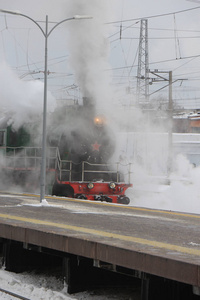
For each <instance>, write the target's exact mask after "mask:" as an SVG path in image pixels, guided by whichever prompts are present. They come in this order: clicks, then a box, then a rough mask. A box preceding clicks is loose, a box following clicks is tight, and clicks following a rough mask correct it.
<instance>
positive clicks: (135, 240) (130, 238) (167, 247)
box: [0, 214, 200, 256]
mask: <svg viewBox="0 0 200 300" xmlns="http://www.w3.org/2000/svg"><path fill="white" fill-rule="evenodd" d="M0 218H2V219H7V220H15V221H21V222H26V223H30V224H34V225H44V226H48V227H49V226H52V227H56V228H61V229H66V230H71V231H74V232H79V233H86V234H91V235H95V236H99V237H106V238H109V239H111V240H112V239H118V240H121V241H126V242H132V243H137V244H140V245H142V246H150V247H153V248H160V249H164V250H166V251H172V252H173V251H177V252H180V253H184V254H189V255H197V256H200V250H198V249H194V248H188V247H182V246H178V245H173V244H168V243H163V242H158V241H153V240H147V239H143V238H138V237H134V236H125V235H121V234H116V233H111V232H107V231H102V230H96V229H91V228H85V227H79V226H73V225H67V224H61V223H55V222H50V221H44V220H39V219H32V218H25V217H19V216H14V215H9V214H0ZM40 230H41V229H40ZM168 254H170V253H168Z"/></svg>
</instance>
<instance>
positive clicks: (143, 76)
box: [137, 19, 149, 104]
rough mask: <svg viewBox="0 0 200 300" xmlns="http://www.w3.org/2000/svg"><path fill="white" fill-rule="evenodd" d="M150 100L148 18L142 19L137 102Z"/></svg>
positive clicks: (143, 102)
mask: <svg viewBox="0 0 200 300" xmlns="http://www.w3.org/2000/svg"><path fill="white" fill-rule="evenodd" d="M147 102H149V53H148V20H147V19H141V23H140V40H139V54H138V70H137V103H138V104H145V103H147Z"/></svg>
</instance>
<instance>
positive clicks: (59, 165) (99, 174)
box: [0, 147, 131, 183]
mask: <svg viewBox="0 0 200 300" xmlns="http://www.w3.org/2000/svg"><path fill="white" fill-rule="evenodd" d="M0 150H3V152H4V154H3V155H2V158H3V159H2V161H1V166H3V167H5V168H9V169H15V170H16V169H21V170H38V169H40V166H41V151H42V149H41V147H0ZM46 168H47V170H49V169H54V170H58V173H59V179H60V180H61V181H88V180H95V179H96V180H104V181H107V180H108V181H110V180H113V181H115V182H120V181H123V180H122V174H123V175H124V174H125V173H126V174H125V176H126V181H128V182H129V183H130V181H131V179H130V176H131V164H126V165H123V164H121V163H119V162H118V163H115V164H91V163H89V162H86V161H83V162H81V163H78V164H76V163H74V162H72V161H69V160H61V157H60V152H59V149H58V148H57V147H48V148H47V164H46ZM122 170H123V171H122ZM124 170H126V172H124Z"/></svg>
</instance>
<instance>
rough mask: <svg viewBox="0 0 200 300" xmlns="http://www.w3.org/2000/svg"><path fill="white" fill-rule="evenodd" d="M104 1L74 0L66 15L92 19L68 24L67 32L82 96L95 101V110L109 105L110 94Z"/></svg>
mask: <svg viewBox="0 0 200 300" xmlns="http://www.w3.org/2000/svg"><path fill="white" fill-rule="evenodd" d="M108 2H109V1H107V0H101V1H99V0H87V1H83V0H74V1H72V4H71V7H70V8H69V9H68V13H70V15H71V16H73V15H77V14H78V15H90V16H92V18H93V19H91V20H75V21H71V22H70V25H69V24H67V26H70V30H69V50H70V64H71V67H72V68H73V70H74V72H75V76H76V80H77V82H78V85H79V86H80V88H81V90H82V94H83V96H88V97H91V98H92V99H94V101H95V102H96V107H97V109H98V110H100V111H101V110H102V109H103V108H104V107H105V106H108V105H109V104H110V100H111V97H112V91H111V88H110V74H109V72H108V69H110V65H109V64H108V55H109V44H108V40H107V39H106V36H107V33H106V29H107V28H106V26H105V23H106V22H107V21H108V13H109V14H110V11H111V10H109V6H110V4H109V3H108Z"/></svg>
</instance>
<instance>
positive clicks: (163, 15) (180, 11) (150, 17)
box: [106, 6, 200, 24]
mask: <svg viewBox="0 0 200 300" xmlns="http://www.w3.org/2000/svg"><path fill="white" fill-rule="evenodd" d="M196 9H200V6H197V7H193V8H188V9H184V10H179V11H176V12H170V13H166V14H160V15H153V16H148V17H140V18H133V19H127V20H121V21H114V22H109V23H106V24H115V23H121V22H130V21H137V20H141V19H152V18H159V17H166V16H170V15H174V14H181V13H184V12H188V11H191V10H196Z"/></svg>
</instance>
